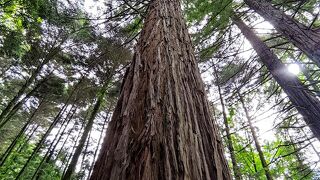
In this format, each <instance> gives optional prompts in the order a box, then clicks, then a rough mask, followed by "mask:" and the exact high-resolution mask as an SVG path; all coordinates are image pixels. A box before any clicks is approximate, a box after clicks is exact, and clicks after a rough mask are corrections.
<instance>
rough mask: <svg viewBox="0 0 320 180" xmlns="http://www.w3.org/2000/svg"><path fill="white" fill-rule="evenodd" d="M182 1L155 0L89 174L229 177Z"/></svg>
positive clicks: (95, 176) (222, 179) (103, 176)
mask: <svg viewBox="0 0 320 180" xmlns="http://www.w3.org/2000/svg"><path fill="white" fill-rule="evenodd" d="M180 6H181V5H180V2H179V0H154V1H151V3H150V5H149V8H148V14H147V17H146V19H145V25H144V28H143V30H142V32H141V35H140V39H139V42H138V44H137V46H136V51H135V55H134V58H133V62H132V64H131V66H130V68H129V69H128V71H127V73H126V76H125V80H124V83H123V86H122V92H121V95H120V98H119V101H118V103H117V106H116V109H115V112H114V114H113V117H112V120H111V122H110V123H109V125H108V130H107V134H106V137H105V140H104V144H103V145H102V149H101V152H100V156H99V158H98V161H97V162H96V164H95V167H94V171H93V174H92V176H91V180H95V179H97V180H101V179H112V180H117V179H128V180H130V179H148V180H155V179H219V180H226V179H231V177H230V174H229V170H228V165H227V162H226V160H225V157H224V155H223V145H222V142H221V139H220V137H219V136H218V128H217V127H216V125H215V123H214V122H213V120H212V119H211V115H210V111H209V105H208V102H207V97H206V92H205V90H204V86H203V83H202V80H201V77H200V73H199V69H198V66H197V63H196V59H195V55H194V49H193V47H192V43H191V39H190V36H189V34H188V30H187V27H186V24H185V22H184V19H183V17H182V13H181V7H180Z"/></svg>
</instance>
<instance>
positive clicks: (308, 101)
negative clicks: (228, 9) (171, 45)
mask: <svg viewBox="0 0 320 180" xmlns="http://www.w3.org/2000/svg"><path fill="white" fill-rule="evenodd" d="M233 22H234V23H235V24H236V25H237V26H238V28H239V29H240V30H241V32H242V34H243V35H244V36H245V37H246V38H247V39H248V41H249V42H250V43H251V45H252V47H253V49H254V50H255V51H256V52H257V54H258V56H259V57H260V61H261V62H262V63H263V64H264V65H265V66H266V67H267V69H268V70H269V71H270V73H271V74H272V76H273V78H274V79H275V80H276V82H277V83H278V84H279V85H280V86H281V88H282V89H283V90H284V92H285V93H286V94H287V96H288V97H289V99H290V101H291V103H292V104H293V105H294V107H295V108H296V109H297V110H298V112H299V113H300V114H301V115H302V116H303V119H304V120H305V122H306V124H307V125H308V126H309V127H310V129H311V131H312V132H313V134H314V135H315V137H317V138H318V139H319V140H320V102H319V100H318V99H317V98H316V97H315V96H314V95H313V94H312V93H310V92H308V90H307V89H306V88H305V87H304V86H303V85H302V83H301V82H300V81H299V79H298V78H297V77H296V76H295V75H293V74H291V73H289V72H288V70H287V67H286V66H285V65H284V64H283V63H282V62H281V60H280V59H279V58H278V57H277V56H276V55H275V54H274V53H273V52H272V51H271V50H270V48H269V47H268V46H267V45H266V44H265V43H264V42H262V41H261V40H260V39H259V37H258V36H257V35H256V34H255V33H254V32H253V30H251V29H250V28H249V27H248V26H247V25H246V24H245V23H244V22H243V21H242V20H241V19H240V18H238V17H236V16H233Z"/></svg>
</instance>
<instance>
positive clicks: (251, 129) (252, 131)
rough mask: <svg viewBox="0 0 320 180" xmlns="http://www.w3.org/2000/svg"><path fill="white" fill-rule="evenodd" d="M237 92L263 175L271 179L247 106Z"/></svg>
mask: <svg viewBox="0 0 320 180" xmlns="http://www.w3.org/2000/svg"><path fill="white" fill-rule="evenodd" d="M237 93H238V97H239V100H240V102H241V105H242V108H243V109H244V112H245V115H246V118H247V120H248V123H249V128H250V131H251V135H252V138H253V141H254V144H255V146H256V149H257V151H258V154H259V158H260V161H261V164H262V167H263V169H264V172H265V175H266V177H267V179H268V180H272V179H273V178H272V176H271V174H270V170H269V167H268V163H267V161H266V159H265V158H264V155H263V151H262V148H261V145H260V143H259V140H258V136H257V133H256V130H255V127H254V126H253V124H252V120H251V117H250V114H249V111H248V109H247V107H246V106H245V103H244V100H243V98H242V96H241V94H240V93H239V91H238V92H237Z"/></svg>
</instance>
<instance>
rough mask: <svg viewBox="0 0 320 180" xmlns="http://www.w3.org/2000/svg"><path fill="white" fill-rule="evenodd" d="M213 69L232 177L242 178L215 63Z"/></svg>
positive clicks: (238, 179) (237, 179)
mask: <svg viewBox="0 0 320 180" xmlns="http://www.w3.org/2000/svg"><path fill="white" fill-rule="evenodd" d="M213 70H214V75H215V79H216V81H217V87H218V93H219V98H220V104H221V106H222V116H223V120H224V125H225V126H226V127H225V132H226V137H227V147H228V150H229V153H230V157H231V162H232V169H233V173H234V178H235V179H236V180H241V179H242V177H241V172H240V169H239V167H238V163H237V160H236V155H235V150H234V147H233V143H232V137H231V133H230V126H229V122H228V118H227V113H226V107H225V104H224V99H223V95H222V92H221V85H220V82H219V77H218V74H217V70H216V67H215V65H213Z"/></svg>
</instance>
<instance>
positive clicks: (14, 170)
mask: <svg viewBox="0 0 320 180" xmlns="http://www.w3.org/2000/svg"><path fill="white" fill-rule="evenodd" d="M25 139H26V137H23V138H21V140H20V141H19V142H18V144H17V145H16V147H17V148H15V149H14V150H13V151H12V152H11V153H10V155H9V157H8V158H7V160H6V162H5V163H4V164H3V165H2V166H0V179H8V180H9V179H15V177H16V176H17V175H18V173H19V172H20V170H21V169H22V168H23V166H24V165H25V163H26V161H27V160H28V158H29V157H30V155H31V153H32V152H33V149H34V148H35V144H33V143H30V142H26V141H25ZM42 158H43V157H42V156H41V155H40V154H38V155H37V156H35V157H34V158H33V159H32V160H31V161H30V163H29V165H28V168H27V171H25V173H24V174H23V176H22V178H21V179H25V180H28V179H31V178H32V177H33V173H34V171H35V170H36V169H37V167H38V165H39V163H40V162H41V160H42ZM42 171H43V172H42V173H43V174H42V178H43V179H52V180H54V179H57V180H58V179H60V176H61V171H60V169H59V168H58V167H57V166H56V165H55V164H54V163H48V164H46V166H45V168H43V169H42Z"/></svg>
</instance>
